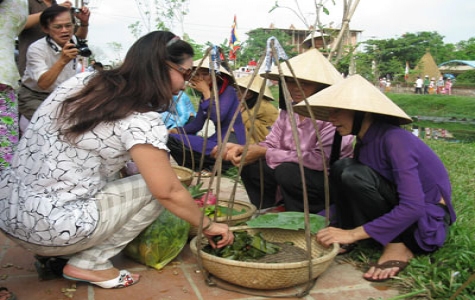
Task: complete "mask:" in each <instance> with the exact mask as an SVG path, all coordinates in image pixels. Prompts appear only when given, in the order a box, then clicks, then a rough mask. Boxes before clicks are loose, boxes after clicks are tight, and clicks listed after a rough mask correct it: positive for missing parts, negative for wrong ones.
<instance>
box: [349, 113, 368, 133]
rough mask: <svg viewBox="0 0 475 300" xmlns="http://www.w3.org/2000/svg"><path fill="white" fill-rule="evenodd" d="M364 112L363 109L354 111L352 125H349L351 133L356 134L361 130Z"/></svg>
mask: <svg viewBox="0 0 475 300" xmlns="http://www.w3.org/2000/svg"><path fill="white" fill-rule="evenodd" d="M364 115H365V112H364V111H359V110H356V111H355V115H354V116H353V126H352V127H351V134H352V135H358V133H359V132H360V130H361V125H362V124H363V119H364Z"/></svg>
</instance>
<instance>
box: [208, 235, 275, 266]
mask: <svg viewBox="0 0 475 300" xmlns="http://www.w3.org/2000/svg"><path fill="white" fill-rule="evenodd" d="M215 238H217V239H219V238H220V237H215ZM217 242H218V240H215V243H217ZM279 250H280V247H279V246H277V245H275V244H272V243H269V242H268V241H266V240H265V239H264V238H263V237H262V234H261V233H260V232H258V233H256V234H255V235H250V234H248V233H247V231H235V232H234V242H233V244H231V245H227V246H225V247H223V248H216V249H213V248H212V247H211V246H210V245H206V246H205V247H204V248H203V251H205V252H207V253H209V254H211V255H215V256H219V257H222V258H227V259H231V260H238V261H252V260H256V259H259V258H261V257H263V256H264V255H266V254H275V253H277V252H279Z"/></svg>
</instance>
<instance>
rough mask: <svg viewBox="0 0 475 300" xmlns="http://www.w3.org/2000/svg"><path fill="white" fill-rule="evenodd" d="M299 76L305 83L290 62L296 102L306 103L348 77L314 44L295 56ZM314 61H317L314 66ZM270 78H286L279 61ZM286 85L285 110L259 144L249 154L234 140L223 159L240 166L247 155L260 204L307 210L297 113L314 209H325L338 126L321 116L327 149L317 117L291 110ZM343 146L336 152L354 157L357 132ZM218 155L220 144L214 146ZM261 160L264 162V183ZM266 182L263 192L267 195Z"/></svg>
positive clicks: (247, 171)
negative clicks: (327, 175)
mask: <svg viewBox="0 0 475 300" xmlns="http://www.w3.org/2000/svg"><path fill="white" fill-rule="evenodd" d="M289 63H290V64H291V66H292V68H293V70H294V72H295V76H296V77H297V79H298V81H299V82H300V85H301V87H302V89H303V93H302V92H301V91H300V89H299V88H298V85H297V83H296V82H295V79H294V77H293V76H292V73H291V72H290V70H289V69H288V67H287V66H286V65H285V66H283V67H282V68H283V75H284V78H285V79H284V80H285V83H286V85H287V87H288V91H289V93H290V96H291V99H290V101H292V103H293V104H296V103H300V102H302V101H304V99H305V98H306V97H308V96H310V95H313V94H315V93H318V92H320V91H322V90H324V89H325V88H327V87H328V86H330V85H332V84H335V83H337V82H339V81H340V80H343V78H342V77H341V75H340V73H339V72H338V71H337V70H336V69H335V67H333V65H332V64H331V63H330V62H329V61H328V60H327V59H326V58H325V57H324V56H323V54H322V53H320V51H319V50H317V49H310V50H307V51H306V52H304V53H302V54H300V55H298V56H295V57H293V58H291V59H290V60H289ZM309 66H314V67H312V68H309ZM268 78H269V79H271V80H280V79H279V78H280V77H279V72H278V69H277V67H274V68H273V69H272V70H271V71H270V73H268ZM279 87H280V92H279V95H280V99H279V106H280V109H281V110H280V113H279V117H278V118H277V120H276V121H275V123H274V125H273V126H272V129H271V131H270V133H269V134H268V135H267V137H266V139H265V140H264V141H262V142H260V143H259V144H251V145H249V148H248V152H247V154H246V156H245V157H244V156H243V155H242V154H243V152H244V146H242V145H236V144H231V143H228V144H227V145H226V151H225V153H224V154H223V159H227V160H230V161H231V162H232V163H233V164H234V165H236V166H239V165H240V163H241V160H244V165H245V166H244V168H243V169H242V172H241V180H242V182H243V183H244V187H245V188H246V192H247V194H248V196H249V199H250V201H251V202H252V203H253V204H254V205H255V206H256V207H258V208H260V209H271V210H277V211H281V210H282V207H279V206H282V205H283V209H285V211H300V212H302V211H304V201H303V199H304V189H303V184H302V182H303V180H302V177H301V176H300V168H299V160H298V155H297V145H296V143H297V142H296V141H295V140H294V138H293V134H292V127H291V118H294V119H295V122H296V125H297V128H296V129H297V131H298V137H299V146H300V149H301V153H302V158H303V167H304V173H305V175H304V176H305V183H306V189H307V195H308V201H309V210H310V212H311V213H315V214H316V213H319V212H321V211H322V210H323V209H325V192H324V190H325V189H324V179H325V177H324V172H323V166H324V164H323V160H325V161H326V162H327V166H329V165H330V157H331V152H332V148H333V147H332V145H333V143H334V140H335V130H336V128H335V127H334V126H333V125H332V124H331V123H329V122H323V121H317V127H318V131H319V132H318V133H319V136H320V138H321V143H322V146H323V152H322V151H321V148H320V145H319V139H318V137H317V132H316V131H315V127H314V122H312V120H311V119H310V118H304V117H302V116H299V115H297V114H292V115H291V114H290V113H289V112H288V111H287V105H286V102H285V98H284V97H283V92H282V91H283V90H282V89H283V87H282V83H281V82H279ZM340 141H341V146H340V145H338V146H336V147H335V148H336V149H337V150H338V151H335V153H336V156H337V157H340V156H343V157H348V156H351V155H352V153H353V145H352V141H353V138H352V137H345V138H343V139H342V140H340ZM213 154H214V155H217V149H215V151H214V152H213ZM261 162H262V167H263V176H262V180H263V181H264V184H263V185H261V172H260V169H261ZM261 188H263V192H264V193H263V198H262V201H261Z"/></svg>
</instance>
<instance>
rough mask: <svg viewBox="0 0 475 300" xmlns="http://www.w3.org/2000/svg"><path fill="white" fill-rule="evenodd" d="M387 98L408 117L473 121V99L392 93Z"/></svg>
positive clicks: (474, 99) (474, 107) (474, 108)
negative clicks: (453, 118)
mask: <svg viewBox="0 0 475 300" xmlns="http://www.w3.org/2000/svg"><path fill="white" fill-rule="evenodd" d="M387 96H388V98H390V99H391V100H392V101H394V103H396V104H397V105H399V107H401V108H402V109H403V110H404V111H405V112H406V113H407V114H408V115H410V116H432V117H444V118H452V117H455V118H457V119H462V118H467V119H468V120H475V97H467V96H449V95H415V94H392V93H389V94H387Z"/></svg>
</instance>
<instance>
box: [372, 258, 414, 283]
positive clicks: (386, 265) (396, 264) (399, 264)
mask: <svg viewBox="0 0 475 300" xmlns="http://www.w3.org/2000/svg"><path fill="white" fill-rule="evenodd" d="M408 265H409V263H408V262H407V261H401V260H388V261H385V262H383V263H382V264H378V263H370V264H369V266H370V268H371V267H375V268H378V269H381V270H384V269H390V268H399V270H398V271H397V272H396V274H394V276H397V275H398V274H399V272H401V271H402V270H404V269H405V268H406V267H407V266H408ZM394 276H392V277H388V278H382V279H373V278H371V277H370V278H367V277H364V276H363V278H364V279H366V280H368V281H371V282H383V281H387V280H389V279H392V278H393V277H394Z"/></svg>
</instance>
